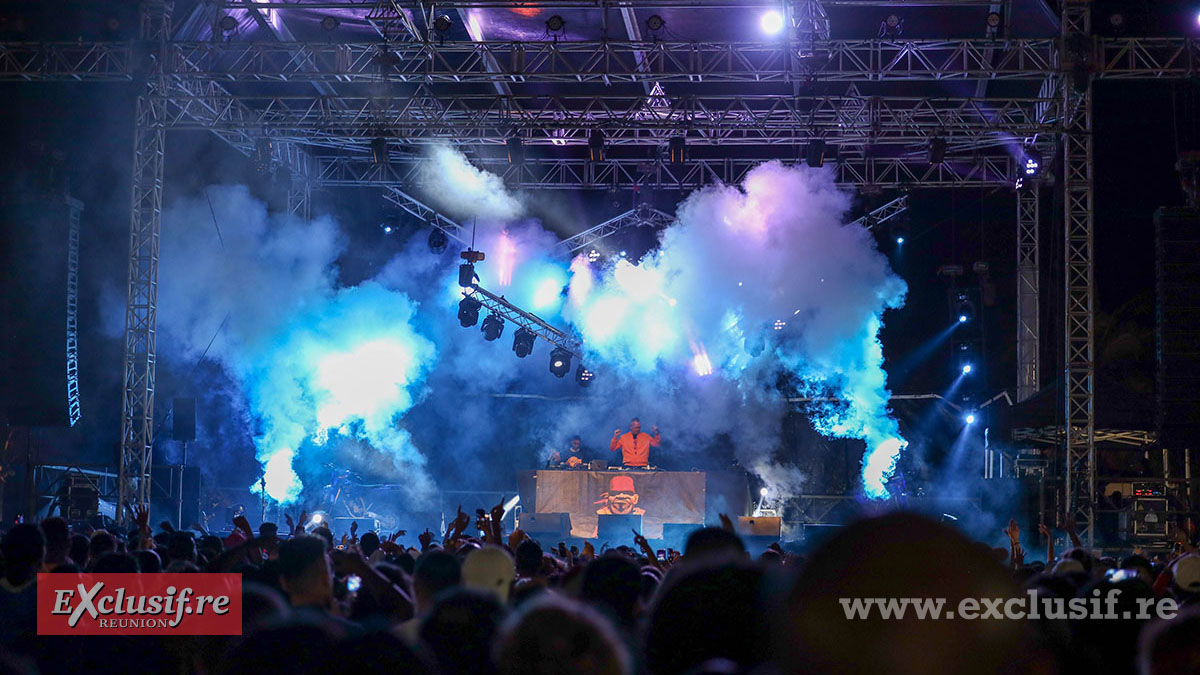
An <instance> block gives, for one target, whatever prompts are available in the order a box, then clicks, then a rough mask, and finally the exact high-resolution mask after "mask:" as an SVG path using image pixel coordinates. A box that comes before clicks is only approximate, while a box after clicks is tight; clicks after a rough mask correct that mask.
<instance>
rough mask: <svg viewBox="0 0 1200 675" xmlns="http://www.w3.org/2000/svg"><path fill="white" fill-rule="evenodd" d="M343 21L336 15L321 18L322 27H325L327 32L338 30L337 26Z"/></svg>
mask: <svg viewBox="0 0 1200 675" xmlns="http://www.w3.org/2000/svg"><path fill="white" fill-rule="evenodd" d="M341 23H342V22H341V21H338V18H337V17H336V16H327V17H325V18H324V19H321V28H324V29H325V30H326V31H327V32H330V31H334V30H337V27H338V26H340V25H341Z"/></svg>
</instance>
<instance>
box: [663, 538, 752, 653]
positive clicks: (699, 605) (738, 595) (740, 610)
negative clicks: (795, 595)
mask: <svg viewBox="0 0 1200 675" xmlns="http://www.w3.org/2000/svg"><path fill="white" fill-rule="evenodd" d="M762 583H763V574H762V572H761V571H760V570H759V568H758V567H756V566H753V565H751V563H750V562H749V561H733V560H726V561H724V562H715V561H714V562H713V563H711V564H705V563H692V564H689V565H687V566H685V567H683V568H681V569H680V570H679V571H678V572H676V573H673V574H672V575H670V577H669V578H668V579H667V580H666V581H665V582H664V584H663V586H662V587H661V588H660V589H659V591H658V596H657V598H656V600H655V602H654V605H653V606H652V607H651V608H650V614H649V616H648V617H647V619H648V623H647V626H646V630H645V657H646V666H647V668H648V669H649V670H650V672H651V673H653V674H654V675H670V674H679V675H683V674H684V673H686V672H688V671H689V670H690V669H692V668H694V667H696V666H699V665H700V664H702V663H704V662H706V661H709V660H710V659H715V658H724V659H728V660H730V661H733V662H735V663H737V664H739V665H740V666H741V667H742V668H744V669H745V670H747V671H749V670H751V669H753V668H754V667H755V666H757V665H759V664H760V663H761V662H763V661H764V660H765V659H767V658H768V655H769V654H770V646H771V645H770V641H769V637H768V633H767V630H766V626H767V624H766V622H765V617H764V616H763V615H762V612H761V601H760V599H761V595H762V590H761V586H762Z"/></svg>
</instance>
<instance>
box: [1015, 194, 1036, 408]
mask: <svg viewBox="0 0 1200 675" xmlns="http://www.w3.org/2000/svg"><path fill="white" fill-rule="evenodd" d="M1040 187H1041V185H1040V183H1039V182H1037V181H1034V182H1032V183H1030V184H1029V185H1026V186H1024V188H1023V189H1019V190H1017V401H1018V402H1020V401H1024V400H1025V399H1027V398H1029V397H1030V396H1033V395H1034V394H1036V393H1037V392H1038V390H1039V389H1040V372H1039V363H1038V361H1039V359H1038V354H1039V349H1040V343H1039V336H1040V335H1041V333H1040V331H1039V328H1040V320H1039V307H1040V299H1041V291H1040V286H1041V281H1040V276H1039V275H1040V272H1041V265H1040V264H1039V263H1040V261H1039V254H1038V234H1039V229H1040V228H1039V222H1040V219H1039V218H1038V213H1039V210H1040V207H1041V200H1040V196H1039V192H1040V190H1039V188H1040Z"/></svg>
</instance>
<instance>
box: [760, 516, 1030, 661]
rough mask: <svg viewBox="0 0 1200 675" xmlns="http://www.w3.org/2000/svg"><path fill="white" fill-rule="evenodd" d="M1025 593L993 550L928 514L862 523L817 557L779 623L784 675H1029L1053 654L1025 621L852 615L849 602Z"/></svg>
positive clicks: (951, 603)
mask: <svg viewBox="0 0 1200 675" xmlns="http://www.w3.org/2000/svg"><path fill="white" fill-rule="evenodd" d="M1015 593H1016V589H1015V588H1014V587H1013V584H1012V582H1011V581H1010V579H1009V573H1008V571H1007V570H1005V569H1004V567H1003V566H1002V565H1000V564H999V563H997V562H996V561H995V560H994V559H993V558H992V556H991V555H990V553H989V552H988V551H987V550H985V549H983V548H981V547H979V546H977V545H976V544H975V543H973V542H971V541H969V540H968V539H966V538H965V537H964V536H962V535H961V534H960V533H959V532H957V531H956V530H953V529H951V528H950V527H948V526H946V525H943V524H941V523H938V522H934V521H932V520H930V519H928V518H925V517H923V516H918V515H915V514H909V513H895V514H890V515H886V516H883V517H880V518H871V519H866V520H861V521H859V522H857V523H854V524H852V525H849V526H847V527H845V528H843V529H841V530H840V531H839V532H837V533H836V534H835V535H834V536H833V537H832V538H831V539H829V540H828V541H827V542H825V544H824V546H822V547H821V548H820V549H818V550H817V551H816V552H814V553H813V554H812V556H811V557H810V559H809V561H808V563H807V564H806V565H805V566H804V568H803V569H802V570H801V572H800V575H799V577H798V579H797V581H796V583H795V586H794V588H793V590H792V591H791V593H790V594H789V595H788V596H787V598H786V608H784V612H783V617H782V620H779V621H776V622H775V628H776V644H775V650H774V653H775V655H776V657H777V665H778V667H779V668H780V670H781V671H782V673H784V675H787V674H790V673H820V672H838V673H846V674H849V675H852V674H857V673H864V674H865V673H879V672H889V673H897V674H898V675H903V674H905V673H913V674H916V673H921V674H922V675H923V674H925V673H967V672H990V673H1007V672H1028V671H1029V670H1031V669H1032V668H1031V666H1032V665H1033V664H1031V663H1030V661H1031V660H1034V659H1037V658H1040V657H1041V656H1043V654H1042V652H1040V651H1039V649H1038V648H1037V646H1036V645H1035V644H1033V643H1032V642H1031V641H1030V640H1029V639H1028V638H1029V636H1028V635H1027V633H1026V630H1025V625H1024V624H1023V623H1022V622H1019V621H1003V620H1001V621H984V620H977V621H967V620H954V621H929V620H921V619H919V618H918V617H917V616H916V615H915V613H914V612H908V613H906V615H905V616H904V618H902V619H895V618H891V619H883V618H880V616H879V615H878V614H872V615H871V616H870V617H868V618H866V619H854V620H852V619H848V618H847V617H846V613H845V612H846V610H845V608H844V607H843V602H841V599H844V598H848V599H853V598H895V599H899V598H945V606H946V607H951V608H953V607H957V606H958V603H959V601H961V600H963V599H966V598H972V599H978V598H990V599H997V598H1009V597H1013V596H1015Z"/></svg>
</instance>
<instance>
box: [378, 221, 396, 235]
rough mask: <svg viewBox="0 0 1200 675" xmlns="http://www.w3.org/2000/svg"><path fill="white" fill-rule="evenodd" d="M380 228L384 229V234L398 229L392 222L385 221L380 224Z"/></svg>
mask: <svg viewBox="0 0 1200 675" xmlns="http://www.w3.org/2000/svg"><path fill="white" fill-rule="evenodd" d="M379 229H381V230H383V233H384V234H391V233H392V232H394V231H395V230H396V228H394V227H392V224H391V223H384V224H382V225H380V226H379Z"/></svg>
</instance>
